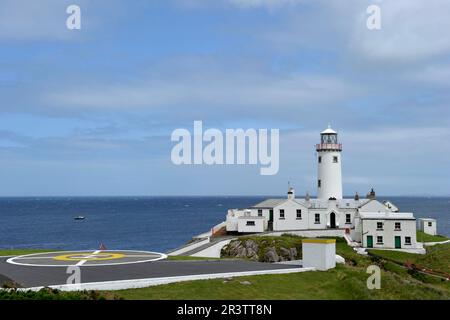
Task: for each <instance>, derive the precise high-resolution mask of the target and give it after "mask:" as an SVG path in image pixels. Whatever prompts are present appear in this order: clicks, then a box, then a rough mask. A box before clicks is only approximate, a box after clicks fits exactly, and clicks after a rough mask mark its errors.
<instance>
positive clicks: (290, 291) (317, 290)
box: [104, 239, 450, 300]
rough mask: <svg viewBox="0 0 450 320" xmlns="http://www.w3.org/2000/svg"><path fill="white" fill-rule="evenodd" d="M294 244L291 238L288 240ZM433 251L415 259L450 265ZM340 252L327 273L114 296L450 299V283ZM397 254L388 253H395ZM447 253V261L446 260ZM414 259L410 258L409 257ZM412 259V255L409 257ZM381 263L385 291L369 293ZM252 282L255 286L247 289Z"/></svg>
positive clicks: (343, 247) (340, 243)
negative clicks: (373, 269) (372, 272)
mask: <svg viewBox="0 0 450 320" xmlns="http://www.w3.org/2000/svg"><path fill="white" fill-rule="evenodd" d="M288 241H292V239H288ZM441 246H445V247H446V246H447V245H439V246H437V248H436V249H435V247H431V248H433V249H431V248H430V251H429V253H428V254H427V255H422V256H419V255H413V256H414V257H415V258H416V259H419V258H422V259H423V260H422V261H423V263H426V264H430V263H434V264H437V262H436V261H435V260H437V259H436V254H437V255H439V257H440V259H439V260H440V262H439V265H440V266H443V265H445V264H447V265H448V264H449V261H450V256H449V255H448V254H447V251H446V250H447V249H444V250H443V252H441V248H439V247H441ZM336 252H337V254H339V255H341V256H343V257H344V258H345V259H346V264H345V265H338V266H337V267H336V269H334V270H329V271H326V272H319V271H315V272H304V273H295V274H285V275H262V276H248V277H237V278H233V279H232V280H231V281H224V280H223V279H215V280H199V281H189V282H181V283H174V284H168V285H161V286H155V287H148V288H142V289H130V290H121V291H114V292H105V293H104V294H105V296H106V297H108V296H109V295H116V297H120V298H123V299H163V300H169V299H181V300H183V299H208V300H215V299H219V300H220V299H223V300H227V299H250V300H251V299H263V300H264V299H361V300H372V299H401V300H408V299H445V300H448V299H450V284H449V282H448V281H447V282H443V281H441V280H440V279H436V278H434V277H428V276H424V277H420V278H417V277H416V276H415V275H411V274H409V273H408V271H407V269H405V268H403V267H401V266H399V265H397V264H395V263H393V262H390V261H384V260H383V259H379V258H376V259H374V258H372V257H370V256H361V255H358V254H357V253H356V252H355V251H353V249H352V248H351V247H349V246H347V244H346V243H345V241H344V240H343V239H337V241H336ZM391 252H392V251H383V253H388V254H389V253H391ZM441 254H442V256H441ZM407 255H411V254H407ZM408 257H409V256H408ZM375 263H376V264H377V265H379V266H380V268H381V269H382V277H381V289H380V290H369V289H367V285H366V281H367V278H368V277H369V274H367V273H366V269H367V267H368V266H369V265H373V264H375ZM244 281H248V282H250V284H242V283H241V282H244Z"/></svg>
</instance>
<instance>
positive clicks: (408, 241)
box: [405, 237, 411, 245]
mask: <svg viewBox="0 0 450 320" xmlns="http://www.w3.org/2000/svg"><path fill="white" fill-rule="evenodd" d="M405 244H409V245H410V244H411V237H405Z"/></svg>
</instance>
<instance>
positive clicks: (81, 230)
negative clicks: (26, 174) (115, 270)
mask: <svg viewBox="0 0 450 320" xmlns="http://www.w3.org/2000/svg"><path fill="white" fill-rule="evenodd" d="M275 197H276V196H275ZM278 197H279V196H278ZM266 198H268V196H251V197H247V196H245V197H244V196H242V197H238V196H208V197H201V196H198V197H180V196H176V197H175V196H173V197H26V198H6V197H4V198H0V249H22V248H36V249H37V248H39V249H57V250H88V249H89V250H90V249H98V248H99V247H100V245H101V244H103V245H104V246H105V247H106V248H107V249H109V250H125V249H132V250H148V251H157V252H167V251H168V250H171V249H174V248H177V247H179V246H181V245H183V244H185V243H186V242H187V241H189V240H190V239H191V238H192V237H193V236H195V235H198V234H201V233H204V232H206V231H208V230H210V229H211V227H213V226H214V225H216V224H218V223H220V222H222V221H224V220H225V216H226V213H227V209H229V208H246V207H249V206H251V205H254V204H256V203H258V202H260V201H262V200H264V199H266ZM387 199H389V200H391V201H392V202H393V203H394V204H396V205H397V206H398V207H399V208H400V210H401V211H403V212H413V213H414V214H415V216H416V218H420V217H429V218H435V219H437V221H438V232H439V234H442V235H446V236H450V197H383V198H381V197H379V200H387ZM76 216H84V217H85V219H84V220H75V219H74V217H76Z"/></svg>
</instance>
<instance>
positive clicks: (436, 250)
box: [368, 243, 450, 273]
mask: <svg viewBox="0 0 450 320" xmlns="http://www.w3.org/2000/svg"><path fill="white" fill-rule="evenodd" d="M426 250H427V254H425V255H420V254H413V253H406V252H399V251H390V250H369V251H368V252H369V253H370V254H372V255H375V256H377V257H380V258H383V259H388V260H392V261H395V262H397V263H401V264H404V263H406V262H411V263H414V264H416V265H420V266H424V267H427V268H430V269H432V270H434V271H441V272H446V273H450V243H445V244H437V245H434V246H431V247H426Z"/></svg>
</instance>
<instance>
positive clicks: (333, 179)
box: [317, 151, 342, 199]
mask: <svg viewBox="0 0 450 320" xmlns="http://www.w3.org/2000/svg"><path fill="white" fill-rule="evenodd" d="M341 155H342V154H341V152H338V151H319V152H318V153H317V156H318V157H322V161H321V162H320V163H319V161H318V159H317V164H318V174H317V179H318V180H321V181H322V185H321V187H320V188H319V187H317V197H318V198H320V199H329V198H331V197H335V198H336V199H342V173H341V162H342V158H341ZM333 157H338V163H334V162H333Z"/></svg>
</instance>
